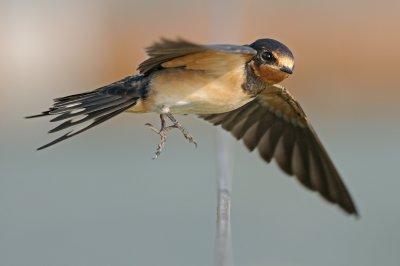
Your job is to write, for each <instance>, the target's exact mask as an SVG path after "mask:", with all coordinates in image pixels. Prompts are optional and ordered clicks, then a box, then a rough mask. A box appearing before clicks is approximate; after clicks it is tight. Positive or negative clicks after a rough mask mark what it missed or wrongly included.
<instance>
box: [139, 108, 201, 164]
mask: <svg viewBox="0 0 400 266" xmlns="http://www.w3.org/2000/svg"><path fill="white" fill-rule="evenodd" d="M165 115H167V117H168V118H169V119H170V120H171V122H172V123H173V124H172V125H171V126H166V125H165V119H164V114H160V120H161V128H160V129H157V128H156V127H154V126H153V125H152V124H150V123H146V124H145V125H146V126H147V127H149V128H150V129H151V130H153V131H154V132H155V133H156V134H158V135H160V138H161V141H160V143H159V144H158V145H157V148H156V154H155V155H154V157H153V159H157V158H158V156H160V154H161V152H162V151H163V150H164V147H165V143H166V141H167V132H168V131H169V130H171V129H173V128H177V129H179V130H180V131H181V132H182V134H183V136H184V137H185V139H187V140H188V141H189V143H193V144H194V145H195V147H196V148H197V142H196V141H195V139H194V137H193V136H192V135H191V134H190V132H189V131H188V130H187V129H186V128H184V127H183V126H182V125H181V124H180V123H179V122H178V121H177V120H176V119H175V117H174V116H173V115H172V114H171V113H169V112H168V113H166V114H165Z"/></svg>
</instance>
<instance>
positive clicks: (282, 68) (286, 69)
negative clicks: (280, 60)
mask: <svg viewBox="0 0 400 266" xmlns="http://www.w3.org/2000/svg"><path fill="white" fill-rule="evenodd" d="M279 70H280V71H282V72H285V73H288V74H293V70H292V69H291V68H288V67H285V66H283V67H281V68H280V69H279Z"/></svg>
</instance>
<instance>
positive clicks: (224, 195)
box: [215, 128, 233, 266]
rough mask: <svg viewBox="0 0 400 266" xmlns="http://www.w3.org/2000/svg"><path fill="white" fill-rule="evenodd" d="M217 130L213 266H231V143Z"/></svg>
mask: <svg viewBox="0 0 400 266" xmlns="http://www.w3.org/2000/svg"><path fill="white" fill-rule="evenodd" d="M226 134H227V133H226V132H224V131H223V129H222V128H218V131H217V141H218V148H217V149H218V150H217V160H218V169H217V174H218V175H217V231H216V241H215V265H216V266H231V265H233V259H232V240H231V192H232V170H231V169H232V168H231V165H230V163H229V161H230V154H231V143H230V139H229V138H228V137H229V136H227V135H226Z"/></svg>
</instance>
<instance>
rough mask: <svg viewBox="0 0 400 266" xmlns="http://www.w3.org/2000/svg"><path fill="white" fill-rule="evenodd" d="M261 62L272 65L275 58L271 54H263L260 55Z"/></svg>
mask: <svg viewBox="0 0 400 266" xmlns="http://www.w3.org/2000/svg"><path fill="white" fill-rule="evenodd" d="M261 58H262V60H264V61H265V62H266V63H274V62H275V61H276V58H275V57H274V55H273V54H272V53H271V52H263V53H262V54H261Z"/></svg>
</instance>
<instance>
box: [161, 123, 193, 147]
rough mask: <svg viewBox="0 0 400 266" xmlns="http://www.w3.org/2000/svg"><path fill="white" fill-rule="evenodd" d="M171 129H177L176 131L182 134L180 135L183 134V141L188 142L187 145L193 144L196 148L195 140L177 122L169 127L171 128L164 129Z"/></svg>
mask: <svg viewBox="0 0 400 266" xmlns="http://www.w3.org/2000/svg"><path fill="white" fill-rule="evenodd" d="M172 128H177V129H179V130H180V131H181V132H182V134H183V136H184V137H185V139H187V140H188V141H189V143H193V144H194V146H195V147H196V148H197V142H196V140H195V139H194V137H193V136H192V135H191V134H190V132H189V131H188V130H187V129H186V128H184V127H183V126H182V125H181V124H180V123H179V122H176V123H174V124H173V125H171V126H168V127H167V128H166V129H168V130H169V129H172Z"/></svg>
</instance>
